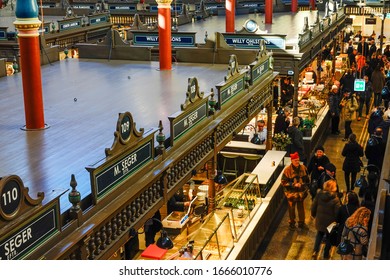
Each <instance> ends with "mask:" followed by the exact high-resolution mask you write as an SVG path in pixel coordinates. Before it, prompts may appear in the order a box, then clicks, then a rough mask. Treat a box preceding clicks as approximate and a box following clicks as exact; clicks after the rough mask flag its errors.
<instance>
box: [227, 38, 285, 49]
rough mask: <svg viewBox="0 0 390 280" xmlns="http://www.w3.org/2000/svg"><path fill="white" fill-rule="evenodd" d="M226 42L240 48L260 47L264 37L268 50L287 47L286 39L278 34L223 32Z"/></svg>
mask: <svg viewBox="0 0 390 280" xmlns="http://www.w3.org/2000/svg"><path fill="white" fill-rule="evenodd" d="M223 36H224V38H225V41H226V43H227V44H228V45H229V46H233V47H236V48H239V49H258V48H259V44H260V40H261V39H263V40H264V42H265V46H266V48H267V50H271V49H282V50H284V49H286V40H285V38H284V37H283V36H278V35H246V34H223Z"/></svg>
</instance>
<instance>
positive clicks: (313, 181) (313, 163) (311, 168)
mask: <svg viewBox="0 0 390 280" xmlns="http://www.w3.org/2000/svg"><path fill="white" fill-rule="evenodd" d="M314 151H315V154H314V155H313V156H312V157H311V159H310V161H309V164H308V166H307V171H308V173H309V174H310V194H311V197H312V199H314V197H315V196H316V193H317V190H318V178H319V177H320V175H321V173H322V172H324V170H325V166H326V165H327V164H328V163H330V160H329V158H328V157H327V156H326V155H325V149H324V147H322V146H318V147H316V148H315V150H314Z"/></svg>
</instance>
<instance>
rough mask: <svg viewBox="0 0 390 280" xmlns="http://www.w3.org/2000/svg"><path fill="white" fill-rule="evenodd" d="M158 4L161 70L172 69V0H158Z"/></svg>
mask: <svg viewBox="0 0 390 280" xmlns="http://www.w3.org/2000/svg"><path fill="white" fill-rule="evenodd" d="M156 2H157V4H158V37H159V43H158V45H159V52H160V70H171V69H172V39H171V37H172V35H171V3H172V0H156Z"/></svg>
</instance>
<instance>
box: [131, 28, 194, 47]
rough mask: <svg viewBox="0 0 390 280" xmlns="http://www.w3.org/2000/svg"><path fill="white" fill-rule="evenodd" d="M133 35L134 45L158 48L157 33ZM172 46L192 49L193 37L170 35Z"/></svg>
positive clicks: (192, 35)
mask: <svg viewBox="0 0 390 280" xmlns="http://www.w3.org/2000/svg"><path fill="white" fill-rule="evenodd" d="M133 34H134V39H133V42H134V45H142V46H158V33H152V34H147V33H142V34H137V33H135V32H134V33H133ZM171 36H172V37H171V38H172V39H171V42H172V46H174V47H193V46H195V35H194V34H191V35H185V34H183V33H181V34H172V35H171Z"/></svg>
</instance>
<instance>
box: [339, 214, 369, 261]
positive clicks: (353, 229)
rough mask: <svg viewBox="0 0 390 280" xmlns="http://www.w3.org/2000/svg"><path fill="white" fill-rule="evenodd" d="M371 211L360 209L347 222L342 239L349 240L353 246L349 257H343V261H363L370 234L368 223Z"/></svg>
mask: <svg viewBox="0 0 390 280" xmlns="http://www.w3.org/2000/svg"><path fill="white" fill-rule="evenodd" d="M370 216H371V211H370V210H369V209H368V208H366V207H360V208H358V209H357V210H356V211H355V212H354V213H353V214H352V215H351V216H350V217H349V218H348V219H347V220H346V221H345V226H344V229H343V233H342V238H344V239H348V240H349V241H350V243H351V244H352V246H353V251H352V252H351V253H350V254H349V255H343V256H342V259H343V260H361V259H363V255H364V251H366V249H367V245H368V241H369V234H368V222H369V221H370Z"/></svg>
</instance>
